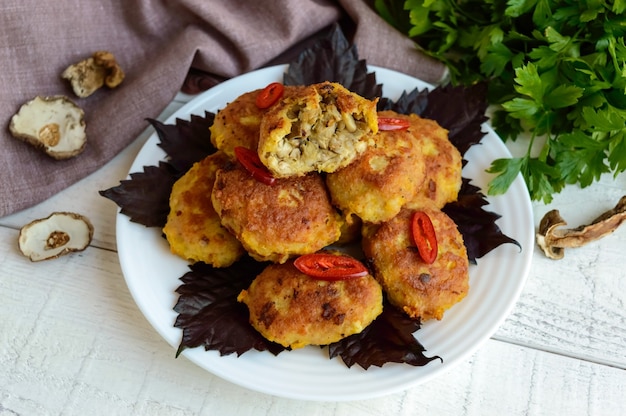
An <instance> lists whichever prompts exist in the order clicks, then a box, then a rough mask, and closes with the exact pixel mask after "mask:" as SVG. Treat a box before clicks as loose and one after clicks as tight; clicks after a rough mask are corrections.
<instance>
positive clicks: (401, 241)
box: [363, 208, 469, 322]
mask: <svg viewBox="0 0 626 416" xmlns="http://www.w3.org/2000/svg"><path fill="white" fill-rule="evenodd" d="M423 211H424V212H426V213H427V214H428V216H429V217H430V219H431V221H432V223H433V226H434V228H435V231H436V233H437V242H438V245H439V251H438V255H437V259H436V260H435V262H434V263H432V264H426V263H424V262H423V261H422V259H421V258H420V256H419V254H418V252H417V249H416V247H415V244H414V243H413V240H412V238H411V235H410V224H411V218H412V215H413V212H414V211H411V210H406V209H404V210H402V211H400V214H398V216H396V217H395V218H393V219H392V220H390V221H388V222H386V223H384V224H382V225H380V226H374V225H370V226H368V227H366V228H365V229H364V233H363V234H364V235H363V251H364V252H365V256H366V257H367V259H368V261H370V262H371V264H372V266H373V268H374V276H375V277H376V279H377V280H378V281H379V282H380V283H381V285H382V286H383V289H384V290H385V292H386V293H387V297H388V299H389V301H390V302H391V303H392V304H393V305H396V306H397V307H399V308H401V309H403V310H404V311H405V312H406V313H407V314H408V315H409V316H411V317H413V318H421V320H422V322H423V321H426V320H428V319H432V318H435V319H441V318H442V317H443V314H444V312H445V311H446V310H447V309H449V308H450V307H451V306H452V305H454V304H455V303H457V302H459V301H460V300H461V299H463V298H464V297H465V295H466V294H467V291H468V288H469V262H468V259H467V252H466V249H465V245H464V244H463V237H462V236H461V234H460V233H459V231H458V230H457V227H456V224H455V223H454V221H452V219H450V217H448V216H447V215H446V214H445V213H443V212H442V211H440V210H438V209H437V208H425V209H423Z"/></svg>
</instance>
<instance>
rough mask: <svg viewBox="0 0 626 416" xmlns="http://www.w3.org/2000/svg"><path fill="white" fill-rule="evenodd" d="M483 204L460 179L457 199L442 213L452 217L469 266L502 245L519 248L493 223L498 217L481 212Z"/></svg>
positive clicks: (466, 181) (476, 191)
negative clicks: (463, 244)
mask: <svg viewBox="0 0 626 416" xmlns="http://www.w3.org/2000/svg"><path fill="white" fill-rule="evenodd" d="M487 204H488V202H487V201H486V200H485V196H484V194H482V193H481V192H480V189H479V188H478V187H476V186H474V185H472V184H470V180H469V179H463V185H462V186H461V191H460V192H459V198H458V199H457V200H456V201H455V202H451V203H449V204H447V205H446V206H445V207H443V210H442V211H443V212H445V213H446V214H448V216H449V217H450V218H452V220H453V221H454V222H455V223H456V225H457V227H458V229H459V232H460V233H461V234H462V235H463V241H464V243H465V247H466V248H467V257H468V259H469V261H470V263H472V264H476V259H478V258H481V257H483V256H484V255H485V254H487V253H489V252H490V251H491V250H493V249H494V248H496V247H498V246H500V245H502V244H507V243H510V244H515V245H516V246H518V247H519V248H520V250H521V249H522V246H521V245H520V244H519V243H518V242H517V241H516V240H514V239H512V238H511V237H508V236H507V235H505V234H504V233H502V231H501V230H500V227H498V225H497V224H496V220H498V218H500V217H501V215H499V214H496V213H494V212H490V211H487V210H485V209H484V208H483V206H485V205H487Z"/></svg>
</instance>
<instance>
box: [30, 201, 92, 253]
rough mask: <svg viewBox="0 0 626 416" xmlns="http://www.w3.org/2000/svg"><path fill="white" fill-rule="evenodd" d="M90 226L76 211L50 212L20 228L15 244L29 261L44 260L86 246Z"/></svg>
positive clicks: (90, 231)
mask: <svg viewBox="0 0 626 416" xmlns="http://www.w3.org/2000/svg"><path fill="white" fill-rule="evenodd" d="M93 231H94V230H93V225H91V222H90V221H89V220H88V219H87V218H85V217H83V216H82V215H80V214H76V213H73V212H54V213H52V214H50V216H49V217H47V218H42V219H38V220H35V221H33V222H31V223H29V224H27V225H25V226H24V227H22V229H21V230H20V235H19V238H18V247H19V249H20V251H21V252H22V254H24V255H25V256H26V257H28V258H29V259H30V260H31V261H41V260H48V259H52V258H56V257H59V256H62V255H64V254H68V253H71V252H74V251H82V250H84V249H86V248H87V246H89V243H90V242H91V238H92V237H93Z"/></svg>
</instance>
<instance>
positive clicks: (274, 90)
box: [256, 82, 285, 109]
mask: <svg viewBox="0 0 626 416" xmlns="http://www.w3.org/2000/svg"><path fill="white" fill-rule="evenodd" d="M284 91H285V87H284V86H283V84H281V83H280V82H272V83H271V84H269V85H268V86H267V87H265V88H263V89H262V90H261V92H259V95H257V96H256V106H257V107H259V108H260V109H264V108H268V107H270V106H271V105H272V104H274V103H275V102H276V101H278V100H279V99H280V97H282V96H283V92H284Z"/></svg>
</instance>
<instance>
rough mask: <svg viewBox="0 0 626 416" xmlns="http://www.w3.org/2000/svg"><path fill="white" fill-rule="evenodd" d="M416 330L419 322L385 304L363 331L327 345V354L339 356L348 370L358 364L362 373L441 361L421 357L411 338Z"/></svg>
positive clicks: (420, 349) (420, 351) (419, 345)
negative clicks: (374, 368) (389, 366)
mask: <svg viewBox="0 0 626 416" xmlns="http://www.w3.org/2000/svg"><path fill="white" fill-rule="evenodd" d="M419 328H420V321H419V320H414V319H411V318H409V317H408V316H407V315H406V314H405V313H404V312H402V311H400V310H399V309H397V308H396V307H394V306H391V305H390V304H388V303H386V304H385V305H384V309H383V313H382V314H381V315H379V316H378V318H376V320H375V321H374V322H372V323H371V324H370V325H369V326H368V327H367V328H365V329H364V330H363V331H361V332H360V333H358V334H354V335H351V336H349V337H347V338H344V339H342V340H341V341H338V342H335V343H333V344H330V345H329V354H330V357H331V358H334V357H337V356H339V357H341V359H342V360H343V362H344V363H345V364H346V365H347V366H348V367H352V366H353V365H354V364H358V365H359V366H361V367H363V368H364V369H366V370H367V369H368V368H369V367H370V366H372V365H374V366H377V367H382V366H383V364H385V363H390V362H394V363H406V364H410V365H413V366H424V365H426V364H428V363H429V362H431V361H433V360H435V359H440V360H441V358H440V357H426V356H425V355H424V351H426V350H425V349H424V347H423V346H422V345H421V344H420V343H419V342H418V341H417V340H416V339H415V337H414V336H413V333H414V332H415V331H417V330H418V329H419ZM441 361H443V360H441Z"/></svg>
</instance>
